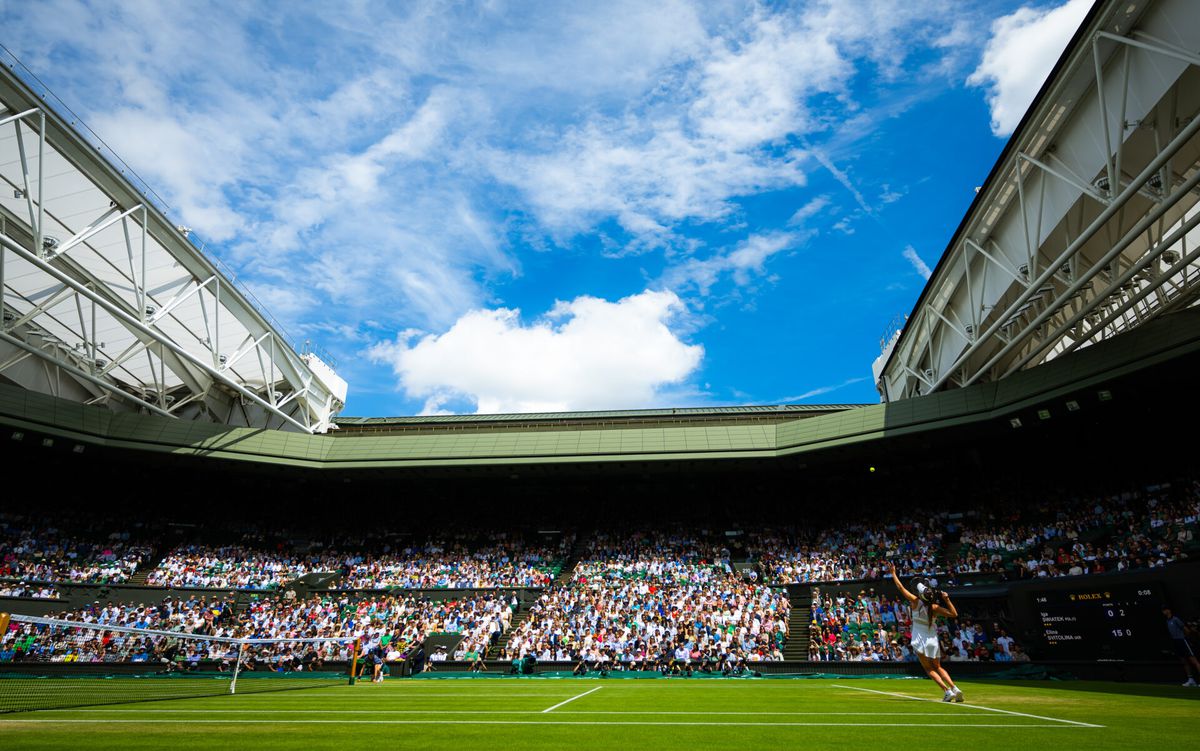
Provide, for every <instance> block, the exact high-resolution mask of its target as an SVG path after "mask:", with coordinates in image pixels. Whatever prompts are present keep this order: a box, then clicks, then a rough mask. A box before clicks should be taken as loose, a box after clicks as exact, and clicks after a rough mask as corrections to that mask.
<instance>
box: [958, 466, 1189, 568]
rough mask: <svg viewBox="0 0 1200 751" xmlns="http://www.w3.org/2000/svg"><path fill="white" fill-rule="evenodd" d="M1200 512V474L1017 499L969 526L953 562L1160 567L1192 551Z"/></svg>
mask: <svg viewBox="0 0 1200 751" xmlns="http://www.w3.org/2000/svg"><path fill="white" fill-rule="evenodd" d="M1198 520H1200V484H1197V483H1195V482H1193V483H1190V484H1186V485H1180V486H1172V485H1156V486H1151V487H1147V488H1143V489H1141V490H1138V491H1129V492H1125V493H1121V494H1113V495H1108V496H1101V497H1082V498H1076V499H1069V500H1063V501H1057V502H1054V503H1042V504H1036V505H1031V506H1027V507H1015V508H1011V509H1006V510H1005V511H1003V512H1002V513H999V514H996V513H990V514H987V515H985V516H982V517H979V518H976V519H974V520H973V521H972V523H970V524H969V525H966V526H964V529H963V532H962V536H961V538H960V548H959V551H958V554H957V556H956V557H955V559H954V560H953V561H952V567H953V569H954V571H956V572H958V573H967V572H980V571H983V572H987V571H992V572H1006V571H1008V570H1010V569H1011V571H1012V572H1013V573H1014V574H1015V575H1017V576H1020V577H1022V578H1048V577H1060V576H1079V575H1083V574H1095V573H1102V572H1105V571H1124V570H1127V569H1143V568H1155V567H1158V566H1164V565H1166V564H1167V563H1171V562H1173V561H1177V560H1182V559H1185V558H1187V557H1188V553H1187V548H1189V547H1191V546H1192V543H1194V541H1195V527H1196V523H1197V521H1198Z"/></svg>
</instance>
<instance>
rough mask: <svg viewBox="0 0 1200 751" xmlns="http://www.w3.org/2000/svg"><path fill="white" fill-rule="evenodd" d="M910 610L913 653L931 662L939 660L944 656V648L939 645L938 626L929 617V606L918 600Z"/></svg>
mask: <svg viewBox="0 0 1200 751" xmlns="http://www.w3.org/2000/svg"><path fill="white" fill-rule="evenodd" d="M909 610H910V612H911V614H912V648H913V651H914V652H916V653H917V654H919V655H925V656H926V657H928V658H929V659H931V660H936V659H939V658H940V657H941V656H942V648H941V646H940V645H939V644H938V637H937V626H936V625H935V624H934V623H933V621H932V619H931V618H930V617H929V606H928V605H926V604H925V603H923V602H921V601H920V600H917V602H916V604H914V605H912V606H910V608H909Z"/></svg>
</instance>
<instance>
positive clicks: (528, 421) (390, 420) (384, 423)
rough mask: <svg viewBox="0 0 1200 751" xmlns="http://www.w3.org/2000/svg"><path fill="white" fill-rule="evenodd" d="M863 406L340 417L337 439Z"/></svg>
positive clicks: (725, 418)
mask: <svg viewBox="0 0 1200 751" xmlns="http://www.w3.org/2000/svg"><path fill="white" fill-rule="evenodd" d="M863 406H866V405H863V404H776V405H749V406H742V407H674V408H663V409H626V410H597V411H590V412H517V413H512V414H495V415H479V414H471V415H416V416H410V417H339V418H338V427H339V428H340V429H341V430H340V431H339V432H338V433H336V434H335V435H346V434H354V433H360V432H382V431H389V430H401V429H405V428H439V427H456V426H458V427H465V426H480V427H483V426H489V425H518V426H532V425H568V424H570V425H596V424H610V423H611V424H615V423H623V424H636V423H647V422H653V423H684V422H694V423H697V424H700V423H704V422H713V421H721V422H730V421H743V422H747V423H749V422H759V421H763V420H768V421H778V420H789V419H794V418H796V417H810V416H813V415H823V414H830V413H833V412H843V411H845V410H848V409H856V408H858V407H863Z"/></svg>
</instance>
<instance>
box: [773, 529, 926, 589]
mask: <svg viewBox="0 0 1200 751" xmlns="http://www.w3.org/2000/svg"><path fill="white" fill-rule="evenodd" d="M944 526H945V525H944V524H941V523H940V517H937V516H935V515H934V514H928V515H924V516H922V515H914V516H904V517H898V518H896V519H893V520H888V521H881V522H874V523H869V524H867V523H851V524H842V525H838V526H836V527H829V528H826V529H823V530H820V531H819V532H817V533H816V534H797V535H787V534H783V533H779V532H773V533H769V534H767V535H764V536H756V541H755V542H754V544H752V545H751V547H750V550H751V552H752V553H753V554H754V556H755V559H756V563H757V568H758V571H759V576H760V577H762V579H763V581H766V582H770V583H774V584H790V583H809V582H830V581H848V580H856V579H878V578H882V577H883V576H884V575H885V572H886V567H885V565H884V563H885V560H891V561H893V562H894V563H895V564H896V568H897V570H898V571H899V572H900V573H901V575H902V576H910V575H913V574H920V573H932V572H933V571H935V570H937V568H938V566H939V563H940V555H941V550H942V535H943V530H944Z"/></svg>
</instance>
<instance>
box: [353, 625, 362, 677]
mask: <svg viewBox="0 0 1200 751" xmlns="http://www.w3.org/2000/svg"><path fill="white" fill-rule="evenodd" d="M361 640H362V639H361V637H360V638H358V639H355V640H354V649H352V650H351V652H350V685H351V686H353V685H354V679H355V677H356V676H357V675H358V645H359V643H360V642H361Z"/></svg>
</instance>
